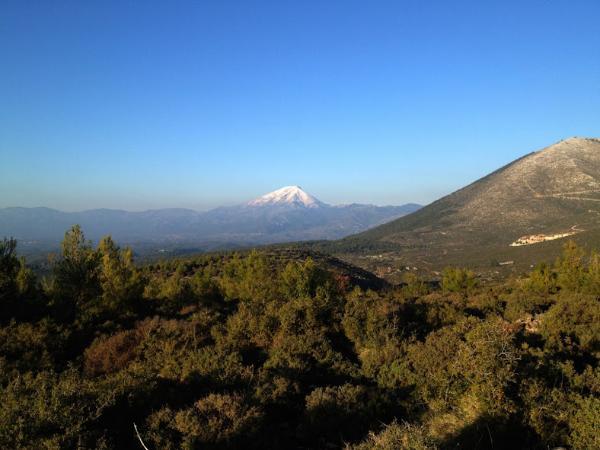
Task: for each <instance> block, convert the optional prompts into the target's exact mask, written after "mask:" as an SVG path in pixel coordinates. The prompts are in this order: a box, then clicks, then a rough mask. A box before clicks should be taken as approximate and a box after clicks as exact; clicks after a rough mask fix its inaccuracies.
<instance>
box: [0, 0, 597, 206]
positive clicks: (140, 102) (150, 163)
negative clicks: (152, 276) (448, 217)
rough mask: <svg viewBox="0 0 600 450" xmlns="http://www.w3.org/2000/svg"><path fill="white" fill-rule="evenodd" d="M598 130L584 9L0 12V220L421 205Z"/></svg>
mask: <svg viewBox="0 0 600 450" xmlns="http://www.w3.org/2000/svg"><path fill="white" fill-rule="evenodd" d="M572 135H578V136H596V137H598V136H600V1H598V0H589V1H583V0H543V1H542V0H531V1H527V0H518V1H506V0H505V1H481V0H473V1H460V0H454V1H447V0H440V1H423V0H415V1H402V0H395V1H372V2H367V1H360V2H359V1H351V0H341V1H323V0H320V1H309V0H302V1H298V0H294V1H285V0H278V1H251V0H243V1H242V0H240V1H235V2H233V1H226V0H219V1H189V2H181V1H169V2H165V1H162V2H151V1H135V2H134V1H123V0H120V1H108V0H103V1H79V0H77V1H60V0H57V1H22V0H16V1H13V0H3V1H2V3H1V5H0V207H3V206H48V207H54V208H59V209H64V210H80V209H86V208H96V207H109V208H123V209H132V210H139V209H146V208H157V207H190V208H194V209H206V208H210V207H213V206H216V205H221V204H231V203H236V202H240V201H243V200H247V199H250V198H252V197H255V196H257V195H259V194H262V193H264V192H267V191H270V190H273V189H276V188H278V187H281V186H285V185H289V184H299V185H301V186H302V187H303V188H305V189H306V190H307V191H309V192H310V193H312V194H314V195H316V196H317V197H319V198H320V199H322V200H323V201H326V202H330V203H342V202H371V203H376V204H400V203H404V202H409V201H415V202H421V203H427V202H429V201H432V200H434V199H436V198H437V197H439V196H442V195H444V194H446V193H449V192H451V191H453V190H455V189H456V188H458V187H461V186H463V185H464V184H466V183H469V182H471V181H473V180H474V179H476V178H479V177H480V176H482V175H484V174H486V173H487V172H489V171H492V170H494V169H496V168H497V167H498V166H500V165H503V164H505V163H507V162H509V161H511V160H513V159H514V158H516V157H518V156H521V155H523V154H525V153H528V152H529V151H532V150H535V149H538V148H540V147H543V146H546V145H549V144H551V143H553V142H555V141H558V140H560V139H562V138H566V137H569V136H572Z"/></svg>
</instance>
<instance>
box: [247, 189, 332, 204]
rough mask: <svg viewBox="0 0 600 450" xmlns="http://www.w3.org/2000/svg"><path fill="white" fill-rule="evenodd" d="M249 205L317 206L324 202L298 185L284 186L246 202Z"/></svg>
mask: <svg viewBox="0 0 600 450" xmlns="http://www.w3.org/2000/svg"><path fill="white" fill-rule="evenodd" d="M248 205H249V206H301V207H304V208H319V207H322V206H326V205H325V203H323V202H321V201H320V200H318V199H316V198H315V197H313V196H312V195H310V194H308V193H306V192H304V191H303V190H302V188H301V187H300V186H286V187H282V188H281V189H277V190H276V191H273V192H269V193H268V194H265V195H263V196H261V197H259V198H257V199H254V200H252V201H250V202H248Z"/></svg>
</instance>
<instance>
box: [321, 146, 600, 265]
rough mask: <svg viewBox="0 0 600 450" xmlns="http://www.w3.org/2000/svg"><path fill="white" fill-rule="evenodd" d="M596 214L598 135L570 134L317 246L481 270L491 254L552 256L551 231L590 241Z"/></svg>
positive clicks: (556, 243)
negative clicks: (397, 213)
mask: <svg viewBox="0 0 600 450" xmlns="http://www.w3.org/2000/svg"><path fill="white" fill-rule="evenodd" d="M599 215H600V140H598V139H596V138H579V137H574V138H569V139H565V140H562V141H559V142H557V143H555V144H552V145H550V146H547V147H544V148H543V149H540V150H538V151H535V152H530V153H528V154H526V155H524V156H522V157H521V158H518V159H516V160H514V161H512V162H511V163H509V164H506V165H504V166H502V167H500V168H499V169H497V170H495V171H493V172H491V173H489V174H488V175H485V176H484V177H482V178H480V179H478V180H476V181H474V182H473V183H470V184H468V185H467V186H465V187H463V188H461V189H458V190H457V191H455V192H452V193H451V194H449V195H446V196H444V197H442V198H440V199H438V200H436V201H434V202H432V203H430V204H429V205H426V206H424V207H423V208H421V209H419V210H418V211H416V212H414V213H412V214H409V215H407V216H404V217H401V218H399V219H396V220H394V221H390V222H388V223H386V224H384V225H381V226H379V227H374V228H372V229H369V230H366V231H364V232H361V233H358V234H356V235H352V236H349V237H346V238H344V239H342V240H341V241H338V242H335V243H332V244H322V246H323V247H327V246H329V249H330V251H332V252H336V253H338V254H341V253H347V254H348V255H354V256H356V255H359V256H360V255H368V254H371V253H373V252H379V253H381V252H389V253H390V254H393V255H394V257H390V258H389V259H387V260H385V258H384V260H385V261H384V263H389V264H390V265H399V264H408V263H410V264H413V263H414V264H416V265H419V264H420V266H421V267H427V268H430V269H436V270H439V269H441V268H442V267H443V266H444V265H474V266H479V267H482V266H487V267H488V268H489V267H491V266H493V261H497V260H499V261H505V260H506V261H513V262H514V265H515V266H518V265H519V264H521V265H522V266H523V267H525V266H527V267H528V266H529V265H531V264H533V263H535V262H536V260H537V261H539V258H537V257H536V256H538V255H539V256H540V257H548V255H554V254H557V252H558V249H559V247H560V246H561V245H562V244H563V243H564V239H562V238H556V239H554V240H553V242H546V241H549V240H552V239H551V238H552V237H556V236H559V235H565V236H564V237H565V238H566V237H570V238H572V239H574V240H576V241H580V242H581V243H582V244H583V245H585V244H586V242H596V240H597V236H596V235H597V234H598V232H599V228H600V223H599V220H598V218H599ZM574 227H575V228H574ZM530 235H533V236H536V238H535V239H530V240H527V239H526V241H527V242H530V243H531V245H530V244H527V245H525V246H520V247H518V246H513V247H511V244H513V243H515V242H517V241H518V240H519V239H521V238H528V237H529V236H530ZM546 237H547V238H548V239H546ZM536 246H537V247H536ZM532 247H533V249H532ZM353 261H354V260H353ZM411 261H412V262H411ZM354 262H356V261H354ZM392 263H393V264H392Z"/></svg>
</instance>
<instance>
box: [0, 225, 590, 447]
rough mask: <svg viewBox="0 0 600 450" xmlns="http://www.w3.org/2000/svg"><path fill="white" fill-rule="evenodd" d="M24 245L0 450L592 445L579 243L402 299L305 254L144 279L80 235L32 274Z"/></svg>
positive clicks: (1, 341)
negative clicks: (46, 269)
mask: <svg viewBox="0 0 600 450" xmlns="http://www.w3.org/2000/svg"><path fill="white" fill-rule="evenodd" d="M16 245H17V243H16V242H15V241H14V240H8V239H5V240H4V241H2V242H1V243H0V321H1V323H0V448H14V449H18V448H35V449H42V448H52V449H59V448H82V449H87V448H89V449H109V448H127V449H135V448H140V449H141V448H143V447H142V442H143V443H144V444H145V445H146V446H147V448H149V449H151V450H158V449H178V448H189V449H192V448H197V449H224V448H255V449H265V448H303V449H307V448H315V449H316V448H319V449H322V448H348V449H371V448H379V449H397V448H406V449H434V448H466V449H475V448H495V449H498V448H511V449H517V448H539V449H547V448H549V447H550V448H552V447H554V446H569V447H570V448H574V449H592V448H600V437H599V436H600V428H599V427H600V423H599V421H600V398H599V393H600V371H599V369H598V358H599V357H600V347H599V343H600V302H599V296H600V255H599V254H596V253H592V254H586V253H584V252H583V251H582V250H581V249H579V248H578V247H576V246H575V245H574V244H572V243H569V244H567V245H566V246H565V248H564V252H563V255H562V257H561V258H559V259H558V260H557V261H556V262H554V263H553V264H550V265H539V266H538V267H537V268H535V269H534V270H533V271H532V272H531V273H529V274H528V275H527V276H523V277H519V278H514V279H510V280H506V281H505V282H502V283H494V284H486V283H483V282H482V281H480V280H478V279H477V278H476V276H475V275H474V274H473V273H472V272H469V271H468V270H463V269H458V268H455V269H446V270H445V271H444V273H443V276H442V279H441V282H440V283H439V285H438V284H434V283H426V282H425V281H423V280H420V279H418V278H417V277H416V276H415V275H414V274H413V275H407V278H406V279H405V283H403V284H402V285H399V286H395V287H392V286H387V285H385V284H384V283H379V284H378V283H376V282H374V281H375V280H376V279H375V278H374V277H373V278H372V279H369V277H368V276H367V275H365V274H364V273H361V272H358V273H359V274H362V275H361V276H360V277H355V276H354V275H353V274H352V272H351V271H348V270H341V269H348V267H345V268H344V267H341V266H336V265H335V264H332V262H331V261H329V260H327V259H326V258H324V259H319V258H311V257H310V256H308V255H301V256H300V257H298V256H295V257H294V255H287V256H286V255H284V256H277V255H273V254H266V253H264V252H263V253H261V252H252V253H248V254H243V255H241V254H224V255H221V256H209V255H205V256H201V257H197V258H192V259H186V260H172V261H166V262H161V263H156V264H152V265H146V266H140V267H138V266H136V265H135V264H134V261H133V259H132V253H131V251H129V250H126V249H120V248H119V247H118V246H117V244H116V243H115V242H113V241H112V239H110V238H105V239H103V240H102V241H101V242H100V243H99V245H98V246H97V248H93V247H92V246H91V244H89V243H88V242H87V241H86V240H85V238H84V235H83V233H82V231H81V230H80V229H79V227H74V228H72V229H71V230H70V231H68V232H67V233H66V235H65V239H64V241H63V244H62V252H61V254H60V255H58V256H57V257H56V258H55V259H54V260H53V261H52V264H51V267H52V272H51V274H50V275H49V276H46V277H43V278H38V277H36V275H35V274H34V273H33V272H32V270H31V269H30V268H28V266H27V264H26V261H24V260H19V259H18V258H17V257H16ZM340 267H341V268H340ZM361 277H362V278H361ZM361 279H362V281H361ZM365 280H366V281H369V283H366V282H365ZM359 285H360V286H362V288H361V287H360V286H359ZM369 286H371V289H368V287H369ZM134 424H135V425H136V427H137V430H138V432H139V434H137V433H136V430H135V429H134Z"/></svg>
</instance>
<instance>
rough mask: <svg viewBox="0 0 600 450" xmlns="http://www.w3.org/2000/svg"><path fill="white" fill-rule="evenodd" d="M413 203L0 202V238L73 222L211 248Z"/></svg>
mask: <svg viewBox="0 0 600 450" xmlns="http://www.w3.org/2000/svg"><path fill="white" fill-rule="evenodd" d="M419 207H420V206H419V205H416V204H406V205H402V206H383V207H380V206H374V205H361V204H351V205H341V206H332V205H328V204H326V203H324V202H321V201H320V200H318V199H316V198H315V197H313V196H312V195H310V194H308V193H306V192H304V191H303V190H302V189H301V188H300V187H298V186H289V187H284V188H282V189H278V190H276V191H274V192H271V193H268V194H266V195H263V196H262V197H259V198H257V199H255V200H252V201H250V202H247V203H244V204H242V205H237V206H231V207H221V208H216V209H213V210H211V211H207V212H198V211H193V210H190V209H158V210H150V211H143V212H130V211H121V210H111V209H93V210H88V211H81V212H62V211H57V210H54V209H49V208H4V209H0V237H2V236H13V237H15V238H17V239H18V240H19V241H20V246H23V245H25V246H36V245H41V244H46V245H53V244H57V243H58V242H60V241H61V240H62V238H63V236H64V233H65V231H66V230H67V229H68V228H69V227H71V226H72V225H73V224H80V225H81V226H82V228H83V230H84V232H85V234H86V236H87V237H88V238H90V239H92V240H98V239H100V238H101V237H102V236H105V235H108V234H110V235H111V236H112V237H113V238H114V239H116V240H117V241H118V242H120V243H128V244H136V243H146V244H147V243H156V244H162V243H166V244H181V245H188V246H196V247H198V246H204V247H205V248H207V249H208V248H211V249H212V248H220V247H231V246H236V245H254V244H268V243H277V242H288V241H297V240H311V239H337V238H341V237H344V236H347V235H349V234H353V233H357V232H360V231H364V230H366V229H368V228H370V227H373V226H376V225H380V224H382V223H385V222H387V221H390V220H393V219H396V218H398V217H401V216H403V215H405V214H408V213H411V212H414V211H416V210H417V209H418V208H419Z"/></svg>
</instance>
